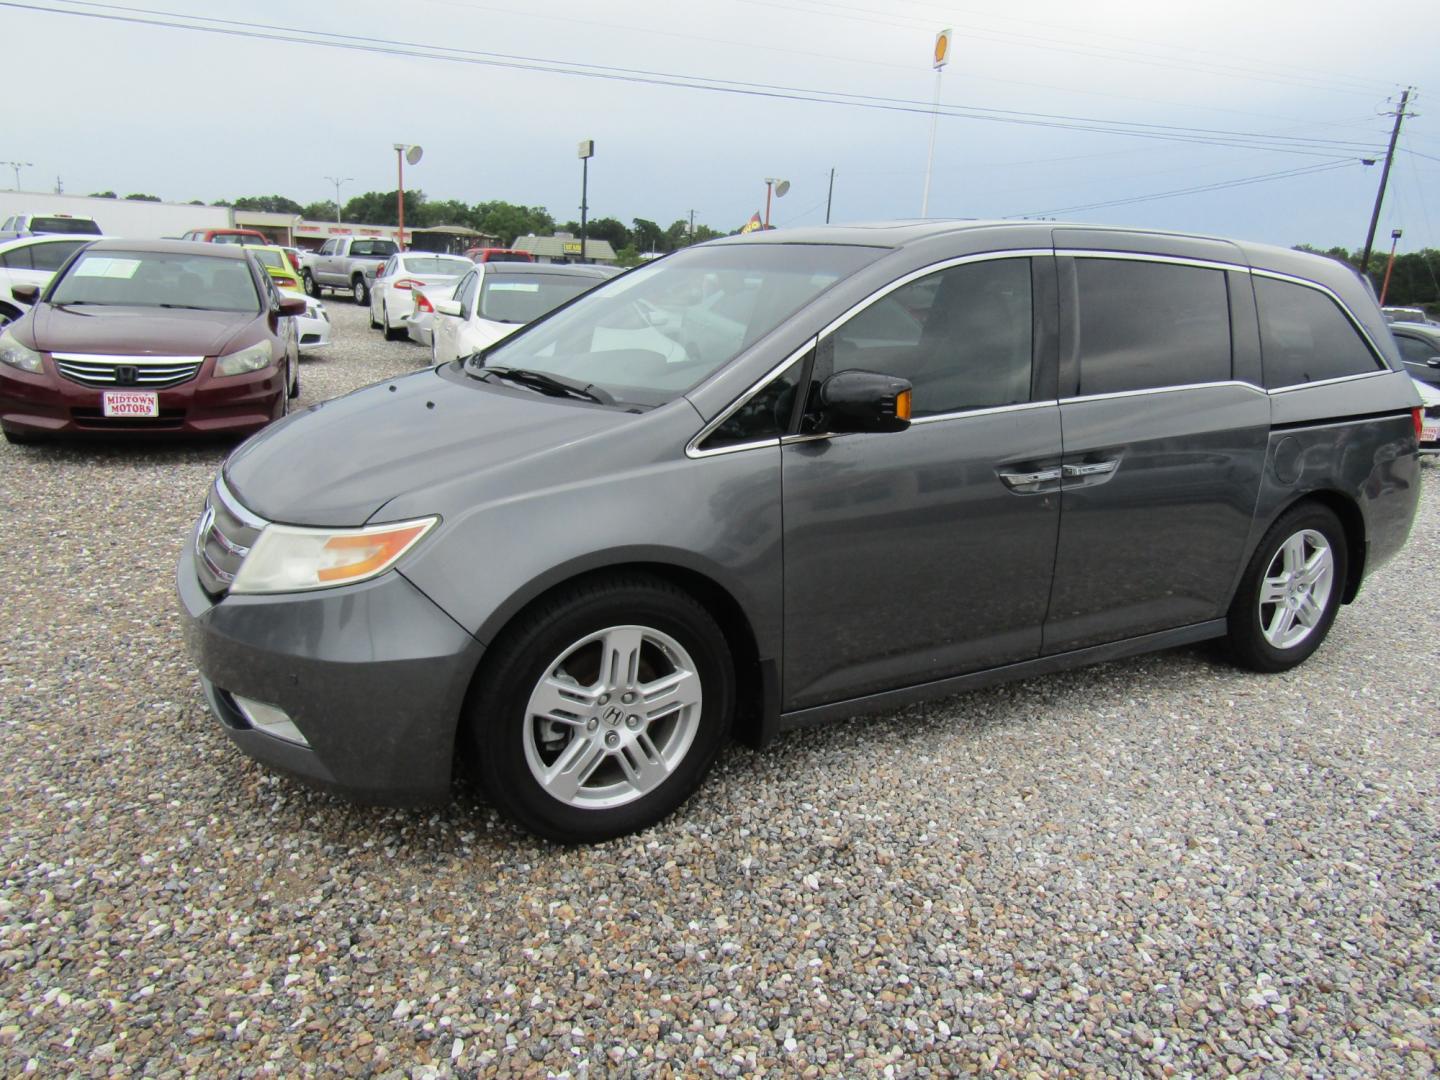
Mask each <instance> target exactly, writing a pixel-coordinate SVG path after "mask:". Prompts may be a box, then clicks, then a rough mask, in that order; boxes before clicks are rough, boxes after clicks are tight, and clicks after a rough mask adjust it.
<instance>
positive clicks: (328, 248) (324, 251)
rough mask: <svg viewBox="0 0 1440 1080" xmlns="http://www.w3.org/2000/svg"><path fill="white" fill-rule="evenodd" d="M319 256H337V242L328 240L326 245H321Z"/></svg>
mask: <svg viewBox="0 0 1440 1080" xmlns="http://www.w3.org/2000/svg"><path fill="white" fill-rule="evenodd" d="M319 254H321V255H334V254H335V241H334V240H326V241H325V243H323V244H321V245H320V251H319Z"/></svg>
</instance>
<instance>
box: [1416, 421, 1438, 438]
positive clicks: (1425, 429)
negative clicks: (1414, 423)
mask: <svg viewBox="0 0 1440 1080" xmlns="http://www.w3.org/2000/svg"><path fill="white" fill-rule="evenodd" d="M1437 439H1440V420H1431V419H1429V418H1428V417H1427V418H1426V420H1425V422H1424V424H1423V425H1422V426H1421V428H1420V441H1421V442H1435V441H1436V440H1437Z"/></svg>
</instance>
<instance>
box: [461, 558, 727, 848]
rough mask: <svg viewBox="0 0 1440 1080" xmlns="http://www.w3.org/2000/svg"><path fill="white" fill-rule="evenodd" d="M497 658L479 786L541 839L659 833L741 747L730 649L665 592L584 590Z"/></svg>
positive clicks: (478, 707)
mask: <svg viewBox="0 0 1440 1080" xmlns="http://www.w3.org/2000/svg"><path fill="white" fill-rule="evenodd" d="M497 646H498V647H497V648H496V650H495V651H494V652H493V653H492V654H491V656H490V657H489V658H488V659H487V662H486V666H485V674H484V675H483V676H482V678H483V682H482V684H481V687H480V689H479V692H478V694H477V695H476V697H475V699H474V702H473V705H472V708H471V712H470V716H469V722H470V735H471V739H472V746H473V750H474V752H475V758H476V761H477V770H478V775H479V780H480V784H481V787H482V788H483V790H484V791H485V794H486V795H487V796H488V797H489V799H490V800H491V801H492V802H493V803H494V804H495V806H496V807H498V808H499V809H500V810H501V812H502V813H504V814H505V815H506V816H508V817H510V818H511V819H512V820H513V821H515V822H516V823H517V824H519V825H521V826H522V827H524V828H526V829H529V830H530V831H532V832H534V833H538V834H539V835H541V836H545V837H548V838H550V839H552V840H560V841H562V842H572V843H573V842H593V841H598V840H606V839H609V838H611V837H615V836H622V835H624V834H626V833H631V832H635V831H637V830H639V829H644V828H646V827H648V826H650V825H653V824H654V823H655V822H657V821H659V820H660V819H661V818H663V817H665V816H666V815H667V814H669V813H670V812H671V811H672V810H674V809H675V808H676V807H677V806H679V805H680V803H682V802H683V801H684V800H685V799H686V798H687V797H688V796H689V795H690V793H691V792H692V791H694V790H695V788H696V787H698V786H699V784H700V781H701V780H702V779H703V778H704V776H705V774H706V772H708V771H709V769H710V766H711V764H712V763H713V762H714V760H715V757H716V755H717V754H718V752H719V750H720V747H721V745H722V744H723V743H724V741H725V738H726V736H727V735H728V734H729V731H730V725H731V717H732V713H733V711H734V699H735V680H734V671H733V666H732V660H731V655H730V649H729V647H728V645H727V643H726V641H725V636H724V634H723V633H722V632H721V630H720V628H719V626H718V625H716V623H715V621H714V619H712V618H711V617H710V615H709V613H708V612H707V611H706V610H705V609H704V608H703V607H701V606H700V604H699V603H697V602H696V601H695V600H694V599H693V598H692V597H691V596H690V595H689V594H687V593H685V592H683V591H681V590H680V589H677V588H675V587H674V586H672V585H670V584H668V583H666V582H663V581H659V580H654V579H650V578H645V577H633V578H623V579H615V580H611V581H605V582H600V583H595V584H591V585H587V586H584V587H582V588H580V589H578V590H576V591H574V592H570V593H566V594H564V595H561V596H558V597H556V598H555V599H553V600H549V601H545V602H542V604H541V605H540V606H539V607H537V608H536V609H534V610H532V611H531V612H529V613H527V614H526V615H525V616H523V617H522V620H521V622H520V623H519V624H518V625H516V626H514V627H512V628H511V629H510V630H509V631H507V633H506V634H505V635H504V638H503V640H502V641H501V642H499V643H497Z"/></svg>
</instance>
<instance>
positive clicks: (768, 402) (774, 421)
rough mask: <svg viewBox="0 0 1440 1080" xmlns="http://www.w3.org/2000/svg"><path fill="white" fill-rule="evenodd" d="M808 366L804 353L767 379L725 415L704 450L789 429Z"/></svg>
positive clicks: (760, 439) (769, 436) (772, 436)
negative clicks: (806, 365)
mask: <svg viewBox="0 0 1440 1080" xmlns="http://www.w3.org/2000/svg"><path fill="white" fill-rule="evenodd" d="M804 370H805V360H804V358H803V357H802V358H801V359H799V360H796V361H795V362H794V363H793V364H791V365H790V366H789V367H787V368H786V369H785V370H784V371H782V372H781V373H780V374H779V375H777V376H775V378H773V379H771V380H770V381H769V382H768V383H766V384H765V385H764V386H763V387H761V389H760V390H759V391H757V392H756V393H755V395H754V396H753V397H751V398H750V400H749V401H747V402H745V404H743V405H741V406H740V407H739V408H738V409H736V410H735V411H734V412H733V413H731V414H730V415H729V416H728V417H726V418H725V420H724V422H723V423H721V424H720V426H719V427H717V428H716V429H715V430H714V431H712V432H711V433H710V434H709V436H708V437H707V438H706V439H705V441H704V442H703V443H701V444H700V449H701V450H719V449H721V448H723V447H727V446H743V445H744V444H746V443H754V442H763V441H768V440H770V439H778V438H779V437H780V436H782V435H785V434H786V433H788V431H789V430H790V417H791V414H792V413H793V412H794V410H795V395H796V392H797V390H798V389H799V386H800V378H801V375H802V374H803V373H804Z"/></svg>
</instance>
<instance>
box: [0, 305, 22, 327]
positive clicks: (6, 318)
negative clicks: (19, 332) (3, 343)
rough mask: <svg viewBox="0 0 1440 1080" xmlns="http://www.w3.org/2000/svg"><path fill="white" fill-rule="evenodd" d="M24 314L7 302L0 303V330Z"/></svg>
mask: <svg viewBox="0 0 1440 1080" xmlns="http://www.w3.org/2000/svg"><path fill="white" fill-rule="evenodd" d="M24 314H25V313H24V312H23V311H21V310H20V309H19V308H15V307H11V306H10V305H9V304H0V330H3V329H5V327H7V326H9V325H10V324H11V323H12V322H14V321H15V320H16V319H18V318H20V316H21V315H24Z"/></svg>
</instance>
